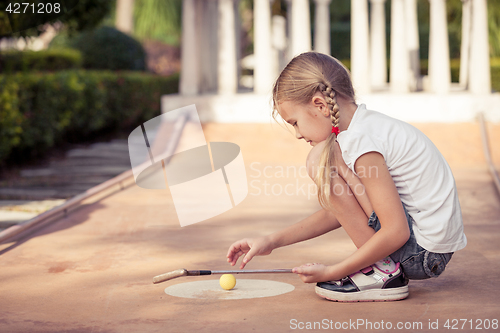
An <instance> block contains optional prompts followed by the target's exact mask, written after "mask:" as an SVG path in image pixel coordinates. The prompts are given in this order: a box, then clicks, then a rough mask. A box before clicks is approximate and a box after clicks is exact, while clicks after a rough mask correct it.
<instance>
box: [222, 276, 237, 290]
mask: <svg viewBox="0 0 500 333" xmlns="http://www.w3.org/2000/svg"><path fill="white" fill-rule="evenodd" d="M219 283H220V286H221V287H222V289H225V290H231V289H233V288H234V286H235V285H236V278H235V277H234V276H233V274H223V275H222V276H221V277H220V280H219Z"/></svg>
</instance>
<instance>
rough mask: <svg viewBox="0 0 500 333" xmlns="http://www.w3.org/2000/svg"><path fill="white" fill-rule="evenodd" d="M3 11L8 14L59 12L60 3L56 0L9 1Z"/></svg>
mask: <svg viewBox="0 0 500 333" xmlns="http://www.w3.org/2000/svg"><path fill="white" fill-rule="evenodd" d="M5 11H6V12H7V13H10V14H54V13H55V14H59V13H60V12H61V4H60V3H58V2H56V3H50V2H48V3H42V2H39V3H30V2H14V3H9V4H8V6H7V8H6V9H5Z"/></svg>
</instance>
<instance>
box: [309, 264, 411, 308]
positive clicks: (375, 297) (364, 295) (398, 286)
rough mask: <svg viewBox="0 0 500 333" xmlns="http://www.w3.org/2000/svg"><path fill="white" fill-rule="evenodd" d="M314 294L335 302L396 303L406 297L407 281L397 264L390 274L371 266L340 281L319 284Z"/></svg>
mask: <svg viewBox="0 0 500 333" xmlns="http://www.w3.org/2000/svg"><path fill="white" fill-rule="evenodd" d="M316 294H318V295H319V296H321V297H323V298H326V299H328V300H330V301H336V302H382V301H396V300H400V299H404V298H406V297H408V279H407V278H406V277H405V275H404V273H403V270H402V269H401V268H400V265H399V262H398V263H397V264H396V269H395V270H394V271H392V272H390V273H386V272H384V271H382V270H380V269H379V268H378V267H377V266H376V265H372V266H369V267H367V268H364V269H362V270H361V271H359V272H357V273H354V274H351V275H349V276H347V277H345V278H343V279H342V280H340V281H327V282H319V283H318V284H316Z"/></svg>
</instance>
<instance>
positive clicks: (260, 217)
mask: <svg viewBox="0 0 500 333" xmlns="http://www.w3.org/2000/svg"><path fill="white" fill-rule="evenodd" d="M417 127H419V128H420V129H422V130H423V131H424V133H426V134H427V135H428V136H429V137H430V138H431V139H432V140H433V141H434V142H435V143H436V145H437V146H438V148H440V149H441V151H442V152H443V154H444V155H445V157H446V158H447V160H448V161H449V162H450V165H451V166H452V169H453V171H454V174H455V178H456V182H457V186H458V191H459V196H460V202H461V205H462V211H463V217H464V224H465V233H466V235H467V238H468V246H467V247H466V248H465V249H464V250H461V251H459V252H457V253H456V254H455V255H454V256H453V258H452V260H451V262H450V263H449V265H448V267H447V269H446V271H445V272H444V273H443V274H442V275H441V276H440V277H439V278H437V279H432V280H424V281H410V296H409V297H408V298H407V299H406V300H403V301H397V302H386V303H336V302H329V301H326V300H324V299H321V298H319V297H318V296H317V295H316V294H315V293H314V285H309V284H304V283H302V282H301V281H300V279H299V278H298V277H296V276H295V275H294V274H282V275H278V274H275V275H270V274H269V275H246V276H245V277H244V278H245V279H252V278H253V279H265V280H274V281H281V282H286V283H289V284H292V285H293V286H295V290H294V291H292V292H290V293H287V294H284V295H280V296H275V297H268V298H255V299H242V300H217V299H215V300H202V299H187V298H176V297H172V296H169V295H166V294H165V293H164V289H165V288H166V287H168V286H171V285H173V284H179V283H184V282H190V281H196V280H202V279H218V277H217V276H207V277H182V278H178V279H175V280H171V281H168V282H165V283H162V284H158V285H153V284H152V281H151V280H152V277H153V276H155V275H158V274H161V273H165V272H168V271H171V270H174V269H178V268H187V269H212V270H216V269H230V267H231V266H229V265H228V264H227V263H226V259H225V256H226V252H227V249H228V247H229V246H230V244H231V243H232V242H234V241H236V240H238V239H240V238H243V237H257V236H261V235H266V234H269V233H272V232H273V231H275V230H278V229H281V228H284V227H285V226H288V225H289V224H292V223H295V222H297V221H299V220H301V219H302V218H305V217H306V216H308V215H310V214H311V213H313V212H314V211H316V210H317V209H319V205H318V203H317V200H316V198H315V196H314V194H313V191H311V192H310V194H309V189H313V187H312V182H311V180H309V179H308V178H307V176H306V175H305V169H304V167H303V165H304V161H305V157H306V155H307V152H308V150H309V149H310V147H309V146H308V145H307V144H306V143H305V142H300V141H298V140H295V139H294V137H293V136H292V135H291V134H290V133H288V132H286V131H284V130H282V129H281V128H279V126H278V125H272V126H271V125H252V124H241V125H230V124H224V125H222V124H207V125H205V126H204V131H205V135H206V137H207V140H208V141H230V142H234V143H236V144H238V145H239V146H240V147H241V149H242V154H243V158H244V160H245V164H246V168H247V170H246V171H247V177H248V183H249V194H248V196H247V198H246V199H245V200H244V201H243V202H242V203H241V204H239V205H238V206H237V207H236V208H234V209H232V210H230V211H228V212H226V213H224V214H221V215H219V216H216V217H214V218H212V219H210V220H207V221H204V222H201V223H198V224H194V225H191V226H187V227H184V228H181V227H180V226H179V222H178V220H177V216H176V212H175V209H174V206H173V203H172V198H171V196H170V192H169V191H168V190H145V189H142V188H139V187H137V186H135V185H133V186H131V187H129V188H127V189H126V190H124V191H121V192H118V193H116V194H114V195H111V196H108V197H106V198H104V199H103V200H101V201H99V202H97V203H94V204H90V205H87V206H85V207H82V208H80V209H79V210H77V211H75V212H73V213H71V214H70V215H69V216H67V217H66V218H64V219H61V220H59V221H56V222H54V223H52V224H51V225H49V226H47V227H45V228H43V229H40V230H37V231H34V232H32V233H31V234H24V236H23V237H20V238H18V239H17V240H13V241H12V242H10V243H4V244H0V295H1V296H0V309H1V310H0V331H1V332H193V331H201V332H235V331H238V332H286V331H297V330H300V329H301V328H303V329H304V330H306V329H308V328H310V329H309V331H312V329H313V328H316V330H317V331H320V330H323V329H324V330H326V331H327V330H332V331H333V330H336V329H338V330H343V331H356V330H359V331H372V330H377V331H381V332H383V331H394V330H397V329H398V328H402V330H406V331H411V332H419V331H421V332H428V331H448V329H452V328H455V329H458V330H460V331H473V330H476V329H480V328H482V329H483V331H491V330H492V329H495V328H496V329H495V330H498V329H500V328H499V326H498V325H500V323H499V322H498V321H499V320H500V300H499V297H500V286H499V285H498V284H497V283H498V282H499V278H498V276H500V243H499V242H498V237H499V234H500V204H499V203H500V198H499V196H498V194H497V193H496V191H495V188H494V186H493V183H492V181H491V178H490V176H489V174H488V173H487V168H486V165H485V161H484V157H483V155H482V151H481V150H480V149H481V146H480V137H479V129H478V127H477V125H474V124H455V125H442V124H440V125H438V124H421V125H417ZM499 129H500V128H499V126H494V127H490V136H491V137H490V140H491V142H492V145H494V146H495V147H494V148H495V149H496V150H494V151H493V158H494V160H495V163H496V164H497V165H500V151H499V149H500V147H498V145H497V144H496V143H497V142H499V140H498V136H499V134H498V133H500V131H499ZM294 172H297V175H294ZM285 189H287V193H286V194H285V193H283V191H284V190H285ZM280 192H281V193H280ZM354 250H355V247H354V246H353V244H352V243H351V241H350V239H349V238H348V237H347V235H346V233H345V232H344V231H343V230H337V231H334V232H332V233H329V234H327V235H324V236H322V237H319V238H316V239H313V240H310V241H307V242H303V243H300V244H296V245H293V246H289V247H287V248H281V249H277V250H275V251H273V253H272V254H271V255H269V256H265V257H256V258H254V260H253V261H252V262H251V263H250V264H249V265H248V266H247V268H248V269H268V268H292V267H294V266H297V265H300V264H303V263H307V262H322V263H325V264H333V263H336V262H339V261H341V260H343V259H344V258H346V257H347V256H349V255H350V253H352V252H353V251H354ZM238 278H241V277H240V276H237V279H238ZM315 323H316V324H315ZM446 324H448V328H447V327H446ZM435 328H438V329H437V330H435Z"/></svg>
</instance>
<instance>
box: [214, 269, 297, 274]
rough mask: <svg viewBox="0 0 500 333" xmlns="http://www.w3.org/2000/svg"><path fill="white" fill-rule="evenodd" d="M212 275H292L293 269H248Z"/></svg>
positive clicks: (217, 272)
mask: <svg viewBox="0 0 500 333" xmlns="http://www.w3.org/2000/svg"><path fill="white" fill-rule="evenodd" d="M211 272H212V274H259V273H267V274H273V273H291V272H292V270H291V269H247V270H231V271H211Z"/></svg>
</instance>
